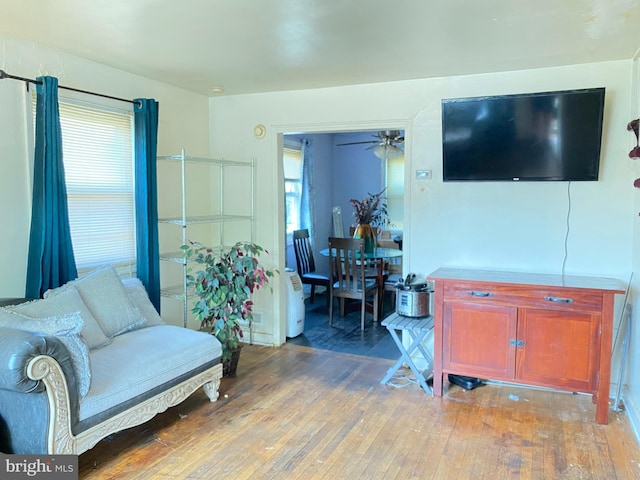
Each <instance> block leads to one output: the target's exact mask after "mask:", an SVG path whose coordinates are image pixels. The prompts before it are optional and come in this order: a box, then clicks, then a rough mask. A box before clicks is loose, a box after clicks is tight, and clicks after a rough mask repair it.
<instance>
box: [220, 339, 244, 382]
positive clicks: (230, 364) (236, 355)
mask: <svg viewBox="0 0 640 480" xmlns="http://www.w3.org/2000/svg"><path fill="white" fill-rule="evenodd" d="M241 348H242V347H238V348H236V349H235V350H231V358H230V359H229V360H228V361H226V362H223V363H222V376H223V377H225V378H227V377H235V376H236V370H237V368H238V360H240V349H241Z"/></svg>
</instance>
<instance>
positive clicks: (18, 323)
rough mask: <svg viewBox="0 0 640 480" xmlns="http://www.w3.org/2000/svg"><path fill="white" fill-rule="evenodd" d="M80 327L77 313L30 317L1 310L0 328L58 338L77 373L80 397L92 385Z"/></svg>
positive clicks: (80, 317)
mask: <svg viewBox="0 0 640 480" xmlns="http://www.w3.org/2000/svg"><path fill="white" fill-rule="evenodd" d="M82 324H83V320H82V316H81V315H80V313H78V312H71V313H65V314H62V315H60V316H50V317H44V318H32V317H28V316H26V315H22V314H20V313H17V312H13V311H11V310H7V309H6V308H0V327H9V328H15V329H16V330H22V331H25V332H33V333H37V334H41V335H51V336H54V337H56V338H58V339H59V340H60V341H61V342H62V343H63V344H64V346H65V347H67V350H69V355H70V356H71V363H72V364H73V369H74V370H75V373H76V379H77V381H78V394H79V395H80V397H84V396H85V395H86V394H87V392H88V391H89V386H90V384H91V369H90V366H89V349H88V348H87V345H86V343H84V341H83V340H82V339H81V338H80V331H81V330H82Z"/></svg>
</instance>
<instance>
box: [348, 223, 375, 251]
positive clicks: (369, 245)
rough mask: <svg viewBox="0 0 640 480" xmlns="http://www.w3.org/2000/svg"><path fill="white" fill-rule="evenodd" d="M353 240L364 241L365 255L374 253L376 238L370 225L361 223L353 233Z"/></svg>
mask: <svg viewBox="0 0 640 480" xmlns="http://www.w3.org/2000/svg"><path fill="white" fill-rule="evenodd" d="M353 238H362V239H364V253H373V251H374V249H375V248H376V237H375V235H374V234H373V229H372V228H371V225H369V224H368V223H359V224H358V225H357V226H356V229H355V230H354V232H353Z"/></svg>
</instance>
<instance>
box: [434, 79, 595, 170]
mask: <svg viewBox="0 0 640 480" xmlns="http://www.w3.org/2000/svg"><path fill="white" fill-rule="evenodd" d="M604 90H605V89H604V88H590V89H583V90H568V91H558V92H544V93H529V94H518V95H501V96H490V97H474V98H457V99H445V100H442V163H443V180H444V181H445V182H449V181H544V180H555V181H569V180H571V181H596V180H598V172H599V166H600V143H601V137H602V117H603V111H604V93H605V92H604Z"/></svg>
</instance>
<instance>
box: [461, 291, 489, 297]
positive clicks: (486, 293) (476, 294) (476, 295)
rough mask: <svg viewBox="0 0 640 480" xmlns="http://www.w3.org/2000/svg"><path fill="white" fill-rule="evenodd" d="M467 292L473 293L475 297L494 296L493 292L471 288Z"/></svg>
mask: <svg viewBox="0 0 640 480" xmlns="http://www.w3.org/2000/svg"><path fill="white" fill-rule="evenodd" d="M467 294H469V295H472V296H474V297H493V293H491V292H475V291H473V290H469V291H468V292H467Z"/></svg>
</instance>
